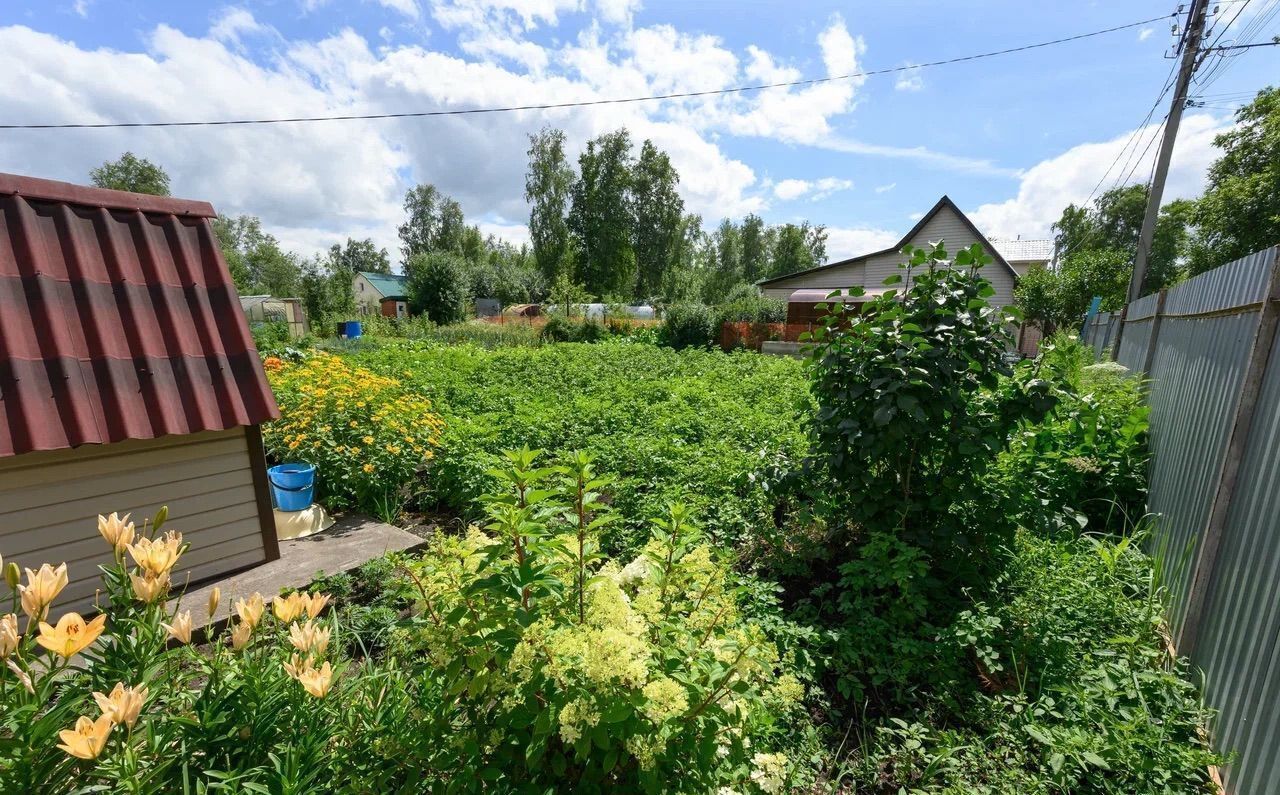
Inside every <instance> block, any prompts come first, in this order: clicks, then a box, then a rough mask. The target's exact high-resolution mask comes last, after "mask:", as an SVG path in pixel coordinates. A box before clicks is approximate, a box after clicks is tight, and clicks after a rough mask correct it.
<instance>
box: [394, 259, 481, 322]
mask: <svg viewBox="0 0 1280 795" xmlns="http://www.w3.org/2000/svg"><path fill="white" fill-rule="evenodd" d="M405 274H406V275H407V276H408V279H407V281H406V284H405V289H406V290H407V291H408V293H409V311H410V312H412V313H413V314H415V315H419V314H425V315H426V316H427V318H428V319H429V320H430V321H431V322H432V323H435V324H436V325H448V324H449V323H459V322H461V321H463V320H465V319H466V317H467V301H468V295H467V283H468V282H467V262H466V260H464V259H463V258H462V257H461V256H459V255H457V254H451V253H449V252H446V251H433V252H430V253H427V254H418V255H416V256H414V257H413V258H412V259H410V260H409V262H408V263H406V266H405Z"/></svg>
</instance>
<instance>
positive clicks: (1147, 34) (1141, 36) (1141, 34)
mask: <svg viewBox="0 0 1280 795" xmlns="http://www.w3.org/2000/svg"><path fill="white" fill-rule="evenodd" d="M1155 32H1156V31H1155V28H1143V29H1142V30H1140V31H1138V41H1146V40H1147V39H1149V38H1151V34H1152V33H1155Z"/></svg>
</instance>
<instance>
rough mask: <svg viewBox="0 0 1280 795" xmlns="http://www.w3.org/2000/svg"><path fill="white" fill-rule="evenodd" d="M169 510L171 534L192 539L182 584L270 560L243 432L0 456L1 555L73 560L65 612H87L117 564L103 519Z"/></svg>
mask: <svg viewBox="0 0 1280 795" xmlns="http://www.w3.org/2000/svg"><path fill="white" fill-rule="evenodd" d="M161 505H168V506H169V517H170V518H169V522H168V524H167V525H166V527H169V528H172V529H175V530H180V531H182V533H183V536H184V537H185V538H186V539H187V540H188V541H190V542H191V549H190V550H189V551H188V552H187V554H185V555H183V556H182V558H181V560H179V564H178V567H177V569H176V570H175V571H176V574H175V577H174V582H175V585H177V586H180V585H181V583H183V582H185V581H186V579H187V577H188V575H189V576H190V578H191V580H193V581H194V580H197V579H201V578H204V577H208V576H211V575H214V574H219V573H221V572H224V571H229V570H231V569H236V568H241V567H244V566H248V565H251V564H254V563H261V562H263V561H264V560H265V559H266V552H265V549H264V547H263V542H262V530H261V525H260V524H259V519H258V505H257V500H256V494H255V492H254V489H253V474H252V470H251V469H250V457H249V448H248V442H247V440H246V436H245V429H244V428H235V429H233V430H229V431H210V432H205V433H198V434H191V435H187V436H166V437H163V438H161V439H151V440H145V441H144V440H135V441H127V442H119V443H117V444H109V445H86V446H84V447H80V448H77V449H75V450H57V451H50V452H38V453H27V454H25V455H19V456H10V457H7V458H0V555H3V556H4V559H5V560H6V561H10V560H14V561H17V562H18V563H19V565H22V566H28V567H31V568H35V567H36V566H38V565H39V564H40V563H52V564H54V565H57V564H59V563H62V562H66V564H67V569H68V573H69V576H70V578H71V584H70V585H68V586H67V589H66V590H65V591H63V594H62V597H61V598H60V599H59V600H58V605H57V606H58V607H59V608H61V609H64V610H65V609H70V608H76V609H88V608H90V607H91V606H92V603H93V594H94V591H95V590H96V588H97V587H98V584H99V578H98V570H97V566H98V564H99V563H107V562H110V560H111V553H110V549H109V548H108V547H107V545H106V542H104V541H103V540H102V538H101V536H99V535H98V524H97V516H98V514H100V513H110V512H112V511H120V512H121V513H125V512H131V513H133V514H134V516H135V517H136V518H138V519H139V520H140V519H141V518H142V517H149V516H152V515H153V514H155V512H156V511H157V510H158V509H159V508H160V506H161Z"/></svg>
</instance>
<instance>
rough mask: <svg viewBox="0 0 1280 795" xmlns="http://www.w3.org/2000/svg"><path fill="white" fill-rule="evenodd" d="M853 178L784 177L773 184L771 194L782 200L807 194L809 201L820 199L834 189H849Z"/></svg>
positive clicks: (834, 190)
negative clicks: (813, 178) (809, 178)
mask: <svg viewBox="0 0 1280 795" xmlns="http://www.w3.org/2000/svg"><path fill="white" fill-rule="evenodd" d="M852 187H853V180H851V179H840V178H838V177H823V178H822V179H817V180H804V179H784V180H782V181H781V182H779V183H778V184H776V185H774V186H773V195H774V196H777V197H778V198H779V199H782V200H783V201H792V200H794V199H798V198H800V197H801V196H805V195H808V197H809V200H810V201H815V202H816V201H820V200H822V199H825V198H827V197H828V196H830V195H831V194H833V193H835V192H836V191H842V190H849V189H850V188H852Z"/></svg>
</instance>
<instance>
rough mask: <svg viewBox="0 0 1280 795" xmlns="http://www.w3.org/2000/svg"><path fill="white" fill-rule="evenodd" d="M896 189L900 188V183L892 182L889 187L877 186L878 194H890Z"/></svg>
mask: <svg viewBox="0 0 1280 795" xmlns="http://www.w3.org/2000/svg"><path fill="white" fill-rule="evenodd" d="M896 187H898V183H896V182H890V183H889V184H887V185H877V186H876V193H888V192H889V191H891V190H893V189H894V188H896Z"/></svg>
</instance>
